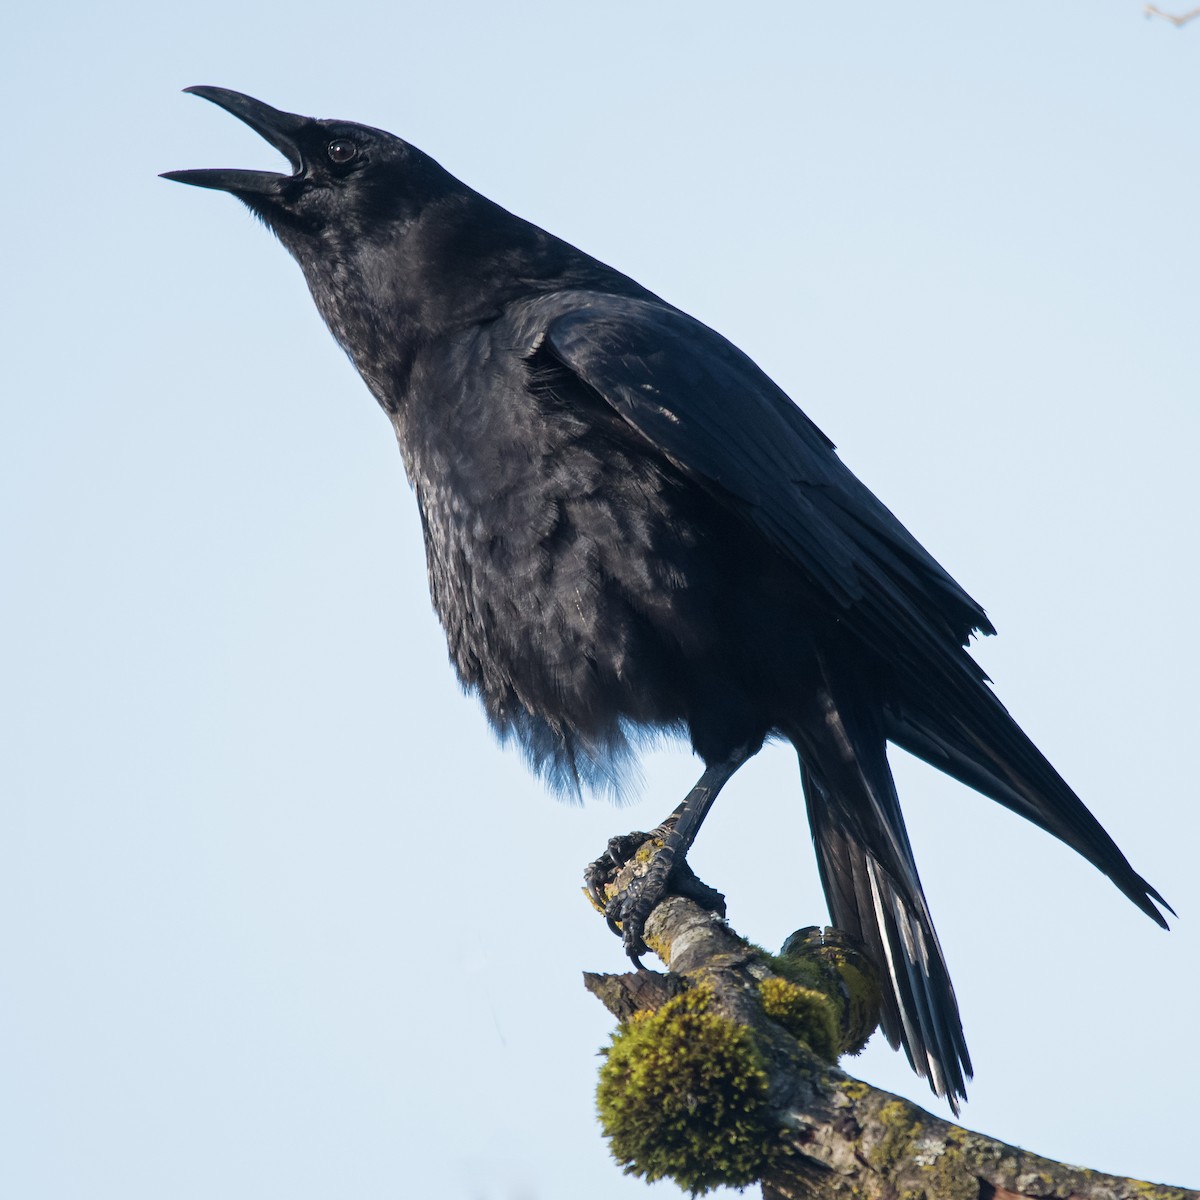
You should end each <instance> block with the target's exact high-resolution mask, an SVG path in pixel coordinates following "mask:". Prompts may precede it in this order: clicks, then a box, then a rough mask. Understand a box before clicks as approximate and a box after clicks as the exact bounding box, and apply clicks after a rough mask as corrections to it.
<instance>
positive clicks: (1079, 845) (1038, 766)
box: [884, 682, 1175, 929]
mask: <svg viewBox="0 0 1200 1200" xmlns="http://www.w3.org/2000/svg"><path fill="white" fill-rule="evenodd" d="M956 699H957V701H958V702H957V703H955V704H954V705H953V707H951V706H949V705H947V706H944V707H943V706H933V705H930V704H928V703H922V702H920V701H918V702H917V703H916V704H903V703H901V704H896V705H892V706H890V707H889V708H888V710H887V711H886V713H885V716H884V722H885V730H886V733H887V737H888V739H889V740H890V741H893V742H895V743H896V744H897V745H898V746H902V747H903V748H904V749H905V750H907V751H909V753H911V754H915V755H916V756H917V757H918V758H923V759H924V760H925V761H926V762H927V763H930V764H931V765H932V766H935V767H937V768H938V769H939V770H941V771H945V772H946V774H947V775H952V776H953V777H954V778H955V779H958V780H961V781H962V782H963V783H965V784H966V785H967V786H968V787H972V788H974V789H975V790H976V791H978V792H982V793H983V794H984V795H985V796H990V797H991V798H992V799H993V800H997V801H999V802H1000V803H1001V804H1003V805H1004V806H1005V807H1007V808H1011V809H1012V810H1013V812H1016V813H1020V815H1021V816H1023V817H1025V818H1026V819H1028V820H1030V821H1032V822H1033V823H1034V824H1035V825H1040V826H1041V827H1042V828H1043V829H1045V830H1046V831H1047V832H1049V833H1052V834H1054V836H1055V837H1057V838H1059V839H1060V840H1062V841H1064V842H1066V844H1067V845H1068V846H1070V847H1071V849H1073V850H1076V851H1078V853H1080V854H1082V855H1083V857H1084V858H1086V859H1087V860H1088V862H1090V863H1092V864H1093V865H1094V866H1096V867H1098V868H1099V869H1100V870H1101V871H1103V872H1104V874H1105V875H1107V876H1108V877H1109V878H1110V879H1111V880H1112V881H1113V883H1115V884H1116V885H1117V887H1118V888H1120V889H1121V891H1122V892H1124V893H1125V895H1126V896H1128V897H1129V899H1130V900H1132V901H1133V903H1134V904H1136V905H1137V906H1138V908H1140V909H1141V910H1142V912H1144V913H1145V914H1146V915H1147V916H1148V917H1150V918H1151V920H1153V921H1156V922H1157V923H1158V924H1159V925H1161V926H1162V927H1163V928H1164V929H1165V928H1166V927H1167V922H1166V919H1165V918H1164V917H1163V914H1162V912H1161V911H1160V907H1161V908H1164V909H1166V910H1167V911H1168V912H1169V913H1171V914H1172V915H1174V912H1175V910H1174V909H1173V908H1171V906H1170V905H1169V904H1168V903H1167V902H1166V901H1165V900H1164V899H1163V898H1162V896H1161V895H1159V893H1158V892H1157V891H1156V890H1155V889H1154V888H1153V887H1151V886H1150V884H1148V883H1147V882H1146V880H1144V879H1143V878H1142V877H1141V876H1140V875H1139V874H1138V873H1137V872H1136V871H1135V870H1134V869H1133V867H1131V866H1130V865H1129V861H1128V859H1126V857H1125V855H1124V854H1122V853H1121V851H1120V849H1119V848H1118V847H1117V844H1116V843H1115V842H1114V841H1113V840H1112V838H1111V837H1109V835H1108V834H1107V833H1106V832H1105V830H1104V828H1103V826H1102V825H1101V824H1100V822H1099V821H1097V820H1096V818H1095V817H1094V816H1092V814H1091V813H1090V812H1089V811H1088V810H1087V808H1086V807H1085V806H1084V803H1083V801H1082V800H1080V799H1079V797H1078V796H1076V795H1075V793H1074V792H1073V791H1072V790H1071V788H1070V787H1069V786H1068V785H1067V783H1066V781H1065V780H1064V779H1063V778H1062V776H1061V775H1059V773H1058V772H1057V771H1056V770H1055V769H1054V768H1053V767H1052V766H1051V765H1050V763H1049V762H1047V761H1046V759H1045V757H1044V756H1043V755H1042V753H1041V751H1040V750H1038V748H1037V747H1036V746H1035V745H1034V744H1033V742H1031V741H1030V740H1029V738H1028V737H1026V736H1025V734H1024V733H1023V732H1022V730H1021V728H1020V727H1019V726H1018V725H1017V723H1016V722H1015V721H1014V720H1013V719H1012V717H1010V716H1009V714H1008V710H1007V709H1006V708H1005V707H1004V705H1003V704H1001V703H1000V701H999V700H998V699H997V698H996V695H995V693H994V692H993V691H992V690H991V688H990V687H988V685H987V684H986V683H983V682H980V683H979V684H978V685H977V688H975V689H973V694H970V695H966V696H962V697H958V698H956Z"/></svg>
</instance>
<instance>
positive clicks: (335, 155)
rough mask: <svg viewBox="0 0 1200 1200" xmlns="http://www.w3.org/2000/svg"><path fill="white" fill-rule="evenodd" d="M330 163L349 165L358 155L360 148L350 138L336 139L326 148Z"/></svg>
mask: <svg viewBox="0 0 1200 1200" xmlns="http://www.w3.org/2000/svg"><path fill="white" fill-rule="evenodd" d="M326 153H327V154H328V155H329V160H330V162H335V163H338V164H339V165H340V164H341V163H348V162H349V161H350V160H351V159H352V158H353V157H354V156H355V155H356V154H357V153H358V147H357V146H356V145H355V144H354V143H353V142H352V141H351V140H350V139H349V138H334V139H333V141H332V142H330V143H329V145H328V147H327V148H326Z"/></svg>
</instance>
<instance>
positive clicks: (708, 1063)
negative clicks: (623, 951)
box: [596, 985, 778, 1195]
mask: <svg viewBox="0 0 1200 1200" xmlns="http://www.w3.org/2000/svg"><path fill="white" fill-rule="evenodd" d="M603 1055H604V1059H605V1061H604V1065H603V1066H602V1067H601V1068H600V1082H599V1085H598V1087H597V1089H596V1107H597V1109H598V1111H599V1114H600V1124H601V1126H602V1127H603V1129H604V1134H605V1136H606V1137H607V1138H608V1140H609V1145H610V1148H611V1150H612V1153H613V1157H614V1158H615V1159H616V1160H617V1161H618V1162H619V1163H620V1164H621V1165H622V1166H623V1167H624V1168H625V1171H626V1173H627V1174H632V1175H639V1176H642V1177H644V1178H645V1179H647V1180H651V1181H652V1180H655V1179H662V1178H663V1177H668V1178H671V1179H674V1180H675V1182H676V1183H678V1184H679V1186H680V1187H683V1188H686V1189H687V1190H688V1191H690V1192H691V1193H692V1194H693V1195H697V1194H699V1193H702V1192H706V1191H708V1190H709V1189H710V1188H714V1187H717V1186H719V1185H721V1184H727V1185H730V1186H733V1187H744V1186H746V1185H747V1184H750V1183H754V1182H755V1181H756V1180H757V1179H759V1178H760V1177H761V1175H762V1173H763V1171H764V1169H765V1168H766V1166H767V1163H768V1161H769V1157H770V1150H769V1149H768V1148H769V1147H771V1146H772V1145H774V1143H775V1140H776V1134H777V1132H778V1130H777V1129H776V1128H775V1126H774V1125H772V1124H771V1123H770V1122H769V1120H768V1115H767V1074H766V1071H765V1070H764V1067H763V1060H762V1055H761V1053H760V1052H759V1050H758V1047H757V1046H756V1045H755V1042H754V1038H753V1036H752V1035H751V1033H750V1031H749V1030H748V1029H746V1028H745V1027H744V1026H741V1025H738V1024H736V1023H735V1022H733V1021H731V1020H729V1019H728V1018H727V1017H724V1016H722V1015H721V1014H720V1013H717V1012H715V1011H714V1010H713V1004H712V991H711V989H709V988H707V987H704V986H703V985H701V986H698V987H695V988H692V989H691V990H690V991H687V992H685V993H684V994H683V995H681V996H676V997H675V998H674V999H672V1000H669V1001H667V1003H666V1004H664V1005H663V1006H662V1007H661V1008H659V1009H657V1010H656V1011H654V1012H652V1013H639V1014H638V1015H637V1016H636V1017H634V1019H633V1020H632V1021H630V1022H628V1024H626V1025H623V1026H621V1028H620V1029H618V1030H617V1032H616V1033H614V1034H613V1039H612V1044H611V1045H610V1046H609V1047H608V1048H607V1049H606V1050H605V1051H603Z"/></svg>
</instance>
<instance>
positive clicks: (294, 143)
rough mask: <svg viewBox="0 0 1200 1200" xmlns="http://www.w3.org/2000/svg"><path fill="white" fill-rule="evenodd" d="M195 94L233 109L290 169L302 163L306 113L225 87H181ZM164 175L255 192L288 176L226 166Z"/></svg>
mask: <svg viewBox="0 0 1200 1200" xmlns="http://www.w3.org/2000/svg"><path fill="white" fill-rule="evenodd" d="M183 90H184V91H185V92H191V93H192V95H194V96H200V97H202V98H203V99H205V100H211V101H212V102H213V103H214V104H216V105H218V106H219V107H221V108H223V109H224V110H225V111H226V112H229V113H233V115H234V116H235V117H237V118H238V120H239V121H245V123H246V124H247V125H249V126H250V128H251V129H253V130H254V132H255V133H257V134H259V135H261V136H262V137H264V138H265V139H266V140H267V141H268V142H270V143H271V145H272V146H274V147H275V149H276V150H278V151H279V152H280V153H281V154H283V155H284V156H285V157H286V158H287V160H288V162H290V163H291V164H292V170H293V171H294V172H296V173H297V174H298V173H299V172H300V170H301V168H302V167H303V159H302V157H301V154H300V145H299V141H298V138H299V136H300V133H301V131H302V130H303V129H304V128H305V127H306V126H308V125H309V124H310V120H309V118H308V117H298V116H296V114H295V113H287V112H280V111H279V109H277V108H272V107H271V106H270V105H269V104H264V103H263V102H262V101H261V100H255V99H254V98H253V97H251V96H244V95H242V93H241V92H231V91H230V90H229V89H228V88H219V87H205V86H200V87H190V88H184V89H183ZM162 178H163V179H173V180H174V181H175V182H176V183H190V184H193V185H194V186H195V187H206V188H216V189H218V190H219V191H222V192H233V193H234V195H243V194H249V193H255V192H259V193H261V192H274V191H275V190H276V188H277V187H278V184H279V181H280V180H282V179H288V178H291V177H290V176H288V175H281V174H279V173H278V172H276V171H236V170H232V169H228V168H224V167H222V168H218V169H216V170H201V171H164V172H163V173H162Z"/></svg>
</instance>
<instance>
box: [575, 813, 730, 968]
mask: <svg viewBox="0 0 1200 1200" xmlns="http://www.w3.org/2000/svg"><path fill="white" fill-rule="evenodd" d="M670 831H671V824H670V821H669V820H668V821H667V822H664V823H663V824H662V825H660V826H658V828H656V829H652V830H651V831H650V832H649V833H644V832H642V831H640V830H639V831H636V832H634V833H627V834H623V835H622V836H620V837H614V838H610V839H609V842H608V846H607V847H606V849H605V851H604V853H603V854H602V855H601V856H600V857H599V858H598V859H596V860H595V862H592V863H589V864H588V866H587V867H586V869H585V870H584V873H583V879H584V888H585V890H586V892H587V895H588V898H589V899H590V900H591V902H592V904H593V905H595V907H596V908H597V909H598V910H599V911H600V912H602V913H603V914H604V918H605V920H606V921H607V922H608V927H609V929H611V930H612V931H613V933H615V934H616V935H617V936H618V937H619V938H620V939H621V942H622V944H623V945H624V947H625V953H626V954H628V955H629V957H630V958H631V959H632V960H633V962H634V965H635V966H637V968H638V969H639V970H640V969H641V967H642V963H641V955H643V954H644V953H645V952H646V950H647V946H646V943H645V941H644V940H643V937H642V935H643V932H644V930H645V928H646V921H647V920H648V919H649V917H650V914H651V912H653V911H654V907H655V906H656V905H657V904H658V903H659V902H660V901H661V900H663V899H665V897H666V896H667V895H669V894H672V893H673V894H675V895H678V896H686V897H687V898H688V899H689V900H694V901H695V902H696V903H697V904H699V905H700V906H701V907H703V908H707V909H709V910H710V911H712V912H716V913H719V914H720V915H721V916H724V915H725V897H724V896H723V895H721V893H720V892H718V891H717V890H716V888H711V887H709V886H708V884H706V883H704V882H702V881H701V880H700V879H699V878H698V877H697V875H696V873H695V872H694V871H693V870H692V868H691V867H689V866H688V864H687V861H686V860H685V859H684V858H683V857H681V856H680V857H677V856H676V855H675V853H674V852H673V851H672V850H671V849H670V848H669V847H667V846H666V845H664V842H665V840H666V838H667V836H668V835H669V833H670Z"/></svg>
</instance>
